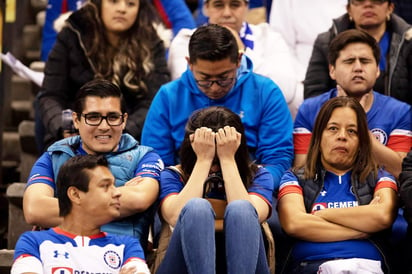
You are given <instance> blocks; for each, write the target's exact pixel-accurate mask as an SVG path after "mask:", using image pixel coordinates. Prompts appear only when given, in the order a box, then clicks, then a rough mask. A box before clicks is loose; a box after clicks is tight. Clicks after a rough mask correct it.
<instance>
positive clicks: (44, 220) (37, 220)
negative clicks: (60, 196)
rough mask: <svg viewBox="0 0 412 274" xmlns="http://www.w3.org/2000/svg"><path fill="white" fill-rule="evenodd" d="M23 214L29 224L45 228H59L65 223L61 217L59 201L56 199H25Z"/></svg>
mask: <svg viewBox="0 0 412 274" xmlns="http://www.w3.org/2000/svg"><path fill="white" fill-rule="evenodd" d="M23 212H24V218H25V220H26V222H27V223H28V224H31V225H37V226H40V227H43V228H49V227H55V226H58V225H60V224H61V223H62V221H63V218H62V217H60V216H59V204H58V200H57V198H54V197H40V198H36V199H35V200H33V199H31V198H26V197H24V198H23Z"/></svg>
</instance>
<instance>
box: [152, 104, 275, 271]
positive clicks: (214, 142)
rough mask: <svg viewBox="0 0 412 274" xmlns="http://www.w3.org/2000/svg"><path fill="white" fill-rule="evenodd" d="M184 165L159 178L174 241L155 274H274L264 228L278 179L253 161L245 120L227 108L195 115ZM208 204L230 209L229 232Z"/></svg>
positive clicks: (162, 210)
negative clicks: (223, 204) (211, 200)
mask: <svg viewBox="0 0 412 274" xmlns="http://www.w3.org/2000/svg"><path fill="white" fill-rule="evenodd" d="M180 160H181V164H180V165H177V166H174V167H170V168H167V169H165V170H164V171H163V172H162V174H161V193H160V201H161V204H160V215H161V218H162V219H163V220H164V223H167V225H168V226H170V227H171V228H172V230H173V234H172V235H171V239H170V242H169V243H168V247H167V251H166V254H165V257H164V259H163V261H162V263H161V264H160V266H159V269H158V270H157V273H184V272H187V273H216V271H217V272H218V273H219V271H224V272H226V269H227V273H269V268H268V263H267V260H266V254H265V246H264V241H263V236H262V231H261V227H260V224H261V223H262V222H263V221H265V220H266V219H267V218H268V217H269V216H270V212H271V204H272V192H273V187H274V186H273V179H272V176H271V174H270V173H269V172H268V171H267V170H266V169H265V168H263V167H261V166H257V165H255V164H253V163H252V162H251V161H250V160H249V154H248V148H247V145H246V136H245V134H244V128H243V124H242V122H241V120H240V117H239V116H238V115H237V114H235V113H233V112H232V111H230V110H229V109H227V108H224V107H209V108H205V109H201V110H198V111H196V112H194V113H193V114H192V116H191V117H190V118H189V121H188V123H187V125H186V133H185V137H184V140H183V143H182V146H181V149H180ZM205 197H208V198H211V197H213V198H214V199H219V200H223V201H226V202H227V206H226V208H225V212H224V217H223V231H219V229H217V228H216V230H215V212H214V210H213V208H212V205H211V203H209V201H208V200H207V199H205ZM215 231H216V234H215ZM160 245H161V243H159V246H160ZM216 258H217V259H216ZM224 260H226V263H224ZM216 261H217V263H216ZM216 264H217V266H216Z"/></svg>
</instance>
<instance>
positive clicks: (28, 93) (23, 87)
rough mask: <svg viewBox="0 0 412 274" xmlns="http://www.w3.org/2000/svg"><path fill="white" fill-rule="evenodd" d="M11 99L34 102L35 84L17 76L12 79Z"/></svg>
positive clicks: (14, 75)
mask: <svg viewBox="0 0 412 274" xmlns="http://www.w3.org/2000/svg"><path fill="white" fill-rule="evenodd" d="M10 89H11V97H10V100H12V101H13V100H33V98H34V96H33V92H32V90H33V83H32V82H31V81H30V80H26V79H24V78H22V77H20V76H18V75H17V74H13V76H12V77H11V88H10Z"/></svg>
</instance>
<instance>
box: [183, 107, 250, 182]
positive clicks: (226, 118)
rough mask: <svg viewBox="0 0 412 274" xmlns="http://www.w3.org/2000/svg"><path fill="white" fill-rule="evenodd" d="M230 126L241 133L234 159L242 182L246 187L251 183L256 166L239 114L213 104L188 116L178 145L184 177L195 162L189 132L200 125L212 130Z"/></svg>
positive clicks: (215, 130)
mask: <svg viewBox="0 0 412 274" xmlns="http://www.w3.org/2000/svg"><path fill="white" fill-rule="evenodd" d="M225 126H231V127H234V128H235V129H236V131H237V132H239V133H240V134H242V137H241V140H240V146H239V148H238V150H237V151H236V153H235V161H236V164H237V167H238V170H239V173H240V177H241V178H242V181H243V184H244V185H245V187H246V188H248V187H249V186H250V184H251V181H252V177H253V176H254V174H255V172H256V170H257V166H256V165H255V164H252V163H251V161H250V158H249V152H248V147H247V144H246V137H245V129H244V127H243V124H242V121H241V120H240V117H239V115H237V114H236V113H234V112H232V111H231V110H230V109H228V108H225V107H222V106H213V107H208V108H204V109H200V110H197V111H194V112H193V113H192V115H191V116H190V118H189V120H188V122H187V124H186V129H185V137H184V139H183V142H182V145H181V147H180V154H179V156H180V162H181V166H182V170H183V172H184V173H185V177H186V178H188V177H189V176H190V174H191V173H192V170H193V167H194V165H195V162H196V154H195V152H194V151H193V148H192V144H191V142H190V138H189V136H190V134H192V133H194V132H195V130H196V129H198V128H201V127H208V128H210V129H212V130H213V131H214V132H217V130H218V129H219V128H223V127H225Z"/></svg>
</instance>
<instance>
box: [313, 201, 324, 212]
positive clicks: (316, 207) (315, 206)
mask: <svg viewBox="0 0 412 274" xmlns="http://www.w3.org/2000/svg"><path fill="white" fill-rule="evenodd" d="M325 208H327V205H326V203H315V204H313V207H312V212H315V211H318V210H322V209H325Z"/></svg>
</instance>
